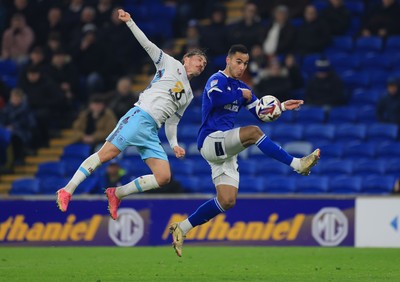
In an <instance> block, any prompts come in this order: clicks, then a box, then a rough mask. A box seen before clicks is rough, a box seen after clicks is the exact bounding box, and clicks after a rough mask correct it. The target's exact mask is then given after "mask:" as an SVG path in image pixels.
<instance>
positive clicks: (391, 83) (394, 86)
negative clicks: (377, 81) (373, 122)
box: [376, 78, 400, 125]
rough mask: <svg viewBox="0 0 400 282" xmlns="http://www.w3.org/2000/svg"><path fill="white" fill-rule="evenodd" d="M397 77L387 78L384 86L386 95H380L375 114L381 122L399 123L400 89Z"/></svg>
mask: <svg viewBox="0 0 400 282" xmlns="http://www.w3.org/2000/svg"><path fill="white" fill-rule="evenodd" d="M399 83H400V80H399V79H395V78H389V80H388V82H387V86H386V89H387V90H386V92H387V95H385V96H384V97H382V98H381V99H380V100H379V102H378V105H377V108H376V114H377V117H378V120H379V121H381V122H390V123H396V124H398V125H400V91H399Z"/></svg>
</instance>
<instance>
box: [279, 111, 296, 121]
mask: <svg viewBox="0 0 400 282" xmlns="http://www.w3.org/2000/svg"><path fill="white" fill-rule="evenodd" d="M293 120H294V111H285V112H283V113H282V115H281V116H280V117H279V118H278V119H277V120H276V121H275V122H276V123H291V122H293Z"/></svg>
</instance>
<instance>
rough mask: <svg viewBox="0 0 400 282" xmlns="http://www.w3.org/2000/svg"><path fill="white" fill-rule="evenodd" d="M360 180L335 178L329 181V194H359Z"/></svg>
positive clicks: (345, 177) (350, 177)
mask: <svg viewBox="0 0 400 282" xmlns="http://www.w3.org/2000/svg"><path fill="white" fill-rule="evenodd" d="M361 187H362V178H361V177H359V176H336V177H333V178H332V179H331V180H330V181H329V192H330V193H335V194H356V193H360V191H361Z"/></svg>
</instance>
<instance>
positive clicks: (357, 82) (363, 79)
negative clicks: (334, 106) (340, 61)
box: [340, 71, 370, 90]
mask: <svg viewBox="0 0 400 282" xmlns="http://www.w3.org/2000/svg"><path fill="white" fill-rule="evenodd" d="M340 76H341V78H342V80H343V82H344V84H345V86H347V87H348V88H349V89H351V90H353V89H355V88H368V87H369V86H370V75H369V74H368V73H360V72H354V71H348V72H343V73H341V74H340Z"/></svg>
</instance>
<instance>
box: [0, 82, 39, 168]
mask: <svg viewBox="0 0 400 282" xmlns="http://www.w3.org/2000/svg"><path fill="white" fill-rule="evenodd" d="M0 125H1V126H2V127H5V128H6V129H8V130H9V131H10V132H11V144H12V152H13V160H11V162H12V163H13V164H14V165H15V164H21V163H23V160H24V157H25V153H26V151H27V150H28V149H29V148H30V147H31V141H32V132H33V130H34V126H35V119H34V116H33V113H32V112H31V110H30V109H29V106H28V103H27V101H26V97H25V94H24V92H23V91H22V90H21V89H19V88H14V89H13V90H12V91H11V96H10V101H9V103H8V104H7V105H6V107H5V108H4V109H3V110H1V111H0Z"/></svg>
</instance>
